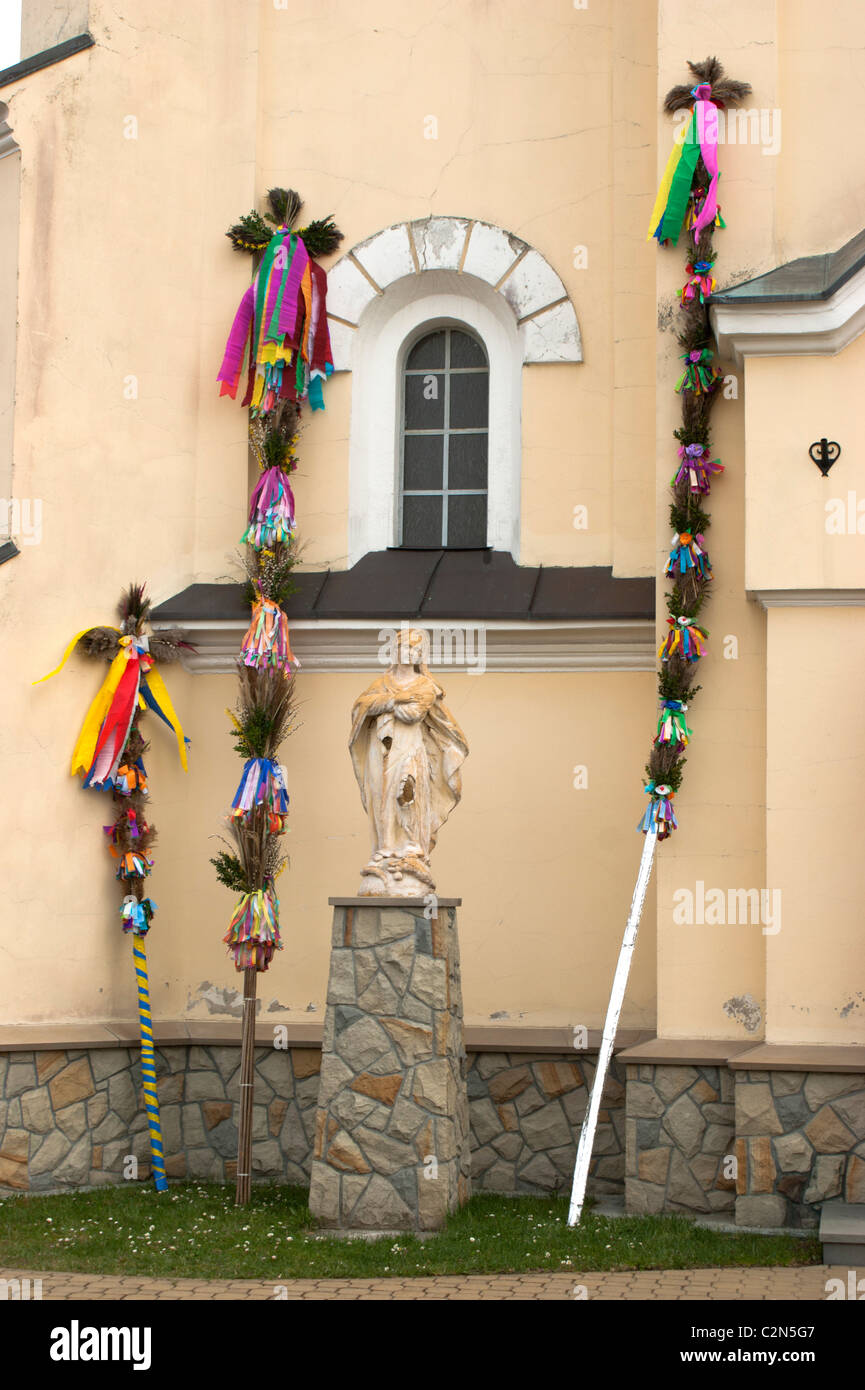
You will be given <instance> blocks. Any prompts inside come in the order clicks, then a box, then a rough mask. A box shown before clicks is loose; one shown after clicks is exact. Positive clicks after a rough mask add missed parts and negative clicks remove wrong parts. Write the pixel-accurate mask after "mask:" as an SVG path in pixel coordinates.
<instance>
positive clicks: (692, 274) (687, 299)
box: [679, 261, 718, 305]
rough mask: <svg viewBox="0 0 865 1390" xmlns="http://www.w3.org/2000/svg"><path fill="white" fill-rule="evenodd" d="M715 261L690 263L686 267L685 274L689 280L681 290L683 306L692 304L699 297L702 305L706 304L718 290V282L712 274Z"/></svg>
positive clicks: (680, 295)
mask: <svg viewBox="0 0 865 1390" xmlns="http://www.w3.org/2000/svg"><path fill="white" fill-rule="evenodd" d="M713 264H714V262H713V261H694V262H693V264H692V263H691V262H690V261H689V262H688V264H687V265H686V266H685V273H686V274H687V275H688V277H689V278H688V280H687V281H686V283H685V284H684V285H683V287H682V289H680V290H679V298H680V299H681V301H682V304H683V305H684V304H690V303H691V302H692V301H693V300H694V299H695V297H696V296H697V295H699V297H700V303H701V304H705V303H706V300H707V299H709V298H710V297H711V296H712V295H713V294H714V293H715V290H716V289H717V288H718V282H717V280H715V278H714V277H713V275H712V274H711V271H712V266H713Z"/></svg>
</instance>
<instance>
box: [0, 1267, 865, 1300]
mask: <svg viewBox="0 0 865 1390" xmlns="http://www.w3.org/2000/svg"><path fill="white" fill-rule="evenodd" d="M855 1275H856V1278H857V1280H858V1279H861V1278H863V1276H865V1267H860V1268H858V1269H856V1270H855ZM849 1276H850V1270H848V1268H847V1266H841V1265H834V1266H833V1265H807V1266H804V1267H800V1268H795V1269H771V1268H764V1269H684V1270H625V1271H623V1272H622V1273H615V1274H611V1273H578V1272H574V1273H573V1274H559V1273H555V1274H545V1273H537V1274H484V1275H456V1274H453V1275H441V1276H438V1277H435V1278H425V1279H290V1280H287V1281H285V1282H284V1283H282V1284H279V1283H275V1282H273V1281H270V1280H247V1279H209V1280H204V1279H146V1278H141V1277H138V1276H137V1275H131V1276H129V1277H123V1278H120V1277H115V1276H113V1275H100V1274H58V1273H56V1272H54V1271H50V1270H49V1271H42V1272H39V1271H32V1270H9V1269H0V1280H4V1279H5V1280H7V1281H8V1280H13V1279H20V1280H23V1279H29V1280H31V1288H32V1281H33V1280H34V1279H41V1280H42V1290H41V1296H42V1299H43V1301H55V1302H56V1301H61V1302H62V1301H64V1300H66V1301H75V1300H78V1299H86V1300H88V1301H94V1302H101V1301H113V1300H115V1299H122V1300H124V1302H134V1301H138V1302H150V1301H152V1300H154V1299H158V1300H160V1301H162V1300H168V1301H177V1300H195V1301H210V1300H224V1301H228V1300H232V1301H236V1300H240V1299H256V1300H268V1299H289V1300H297V1299H301V1300H306V1301H315V1300H322V1299H328V1300H331V1299H337V1300H341V1299H352V1300H357V1299H363V1300H375V1301H382V1300H397V1299H399V1300H403V1299H411V1300H415V1301H417V1300H420V1301H426V1300H429V1299H439V1300H441V1299H443V1300H447V1301H454V1302H456V1301H464V1302H465V1301H471V1302H473V1301H478V1300H483V1301H485V1300H487V1299H497V1300H501V1299H507V1300H511V1299H519V1300H524V1299H538V1300H551V1299H552V1300H558V1301H561V1300H562V1299H566V1300H571V1299H574V1298H587V1299H601V1300H604V1301H607V1300H610V1299H615V1300H619V1299H650V1300H652V1301H656V1300H676V1301H679V1300H688V1301H693V1302H700V1303H707V1302H715V1301H722V1300H728V1301H735V1302H751V1301H762V1300H770V1301H775V1300H779V1299H781V1300H787V1299H794V1300H796V1301H801V1302H819V1301H822V1300H824V1299H825V1298H826V1296H827V1291H826V1284H827V1281H828V1280H829V1279H841V1280H842V1281H843V1284H844V1287H845V1290H846V1288H847V1286H848V1284H849V1282H850V1278H849ZM863 1287H865V1285H863ZM582 1289H585V1293H583V1292H582ZM9 1296H13V1297H14V1286H13V1288H12V1289H10V1291H9ZM31 1296H32V1295H31Z"/></svg>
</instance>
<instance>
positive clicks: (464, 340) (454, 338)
mask: <svg viewBox="0 0 865 1390" xmlns="http://www.w3.org/2000/svg"><path fill="white" fill-rule="evenodd" d="M486 365H487V357H486V353H485V352H484V350H483V348H482V347H481V345H480V343H479V342H478V341H477V339H476V338H470V337H469V335H468V333H458V332H457V330H456V329H454V330H453V332H452V333H451V366H452V367H485V366H486Z"/></svg>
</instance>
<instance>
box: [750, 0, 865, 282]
mask: <svg viewBox="0 0 865 1390" xmlns="http://www.w3.org/2000/svg"><path fill="white" fill-rule="evenodd" d="M778 36H779V48H780V66H779V84H778V103H779V106H780V108H781V115H782V149H781V154H780V156H779V158H778V161H777V162H778V186H777V202H776V205H775V212H774V223H775V236H776V238H777V243H778V256H777V261H776V264H783V262H785V261H789V260H793V259H794V258H795V257H796V256H808V255H812V254H813V253H814V252H816V251H835V250H837V249H838V247H840V246H843V244H844V242H845V241H848V240H849V239H850V237H852V236H855V235H856V233H857V232H861V230H862V228H863V227H865V186H863V183H862V179H861V177H860V176H859V169H860V167H861V162H860V161H859V160H858V159H857V156H856V154H855V153H854V150H855V132H857V131H859V130H861V128H862V122H863V120H865V84H863V81H862V51H863V48H865V6H863V5H861V4H860V3H859V0H832V3H831V4H825V5H815V4H814V3H813V0H783V3H779V4H778ZM764 162H766V161H764ZM742 278H744V277H742Z"/></svg>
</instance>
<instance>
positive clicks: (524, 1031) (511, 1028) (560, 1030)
mask: <svg viewBox="0 0 865 1390" xmlns="http://www.w3.org/2000/svg"><path fill="white" fill-rule="evenodd" d="M647 1036H651V1035H649V1034H646V1033H641V1032H639V1031H638V1030H637V1029H634V1028H620V1029H619V1031H618V1033H617V1034H616V1041H615V1043H614V1051H615V1052H616V1053H617V1055H618V1057H619V1058H620V1059H621V1057H622V1055H623V1054H622V1052H621V1051H620V1049H621V1048H623V1047H625V1048H630V1047H633V1046H634V1044H636V1043H639V1042H641V1041H642V1040H643V1039H645V1038H646V1037H647ZM601 1037H602V1032H601V1029H600V1028H590V1029H589V1030H588V1039H587V1042H586V1046H585V1047H584V1048H580V1049H576V1048H575V1047H574V1030H573V1028H568V1027H567V1026H562V1025H559V1026H557V1027H547V1028H544V1027H539V1026H532V1025H522V1024H519V1023H504V1022H503V1023H467V1024H466V1026H465V1042H466V1051H467V1052H557V1053H562V1052H564V1053H568V1054H571V1055H572V1056H573V1057H574V1058H575V1059H579V1057H580V1055H581V1053H583V1052H597V1051H598V1050H599V1049H600V1046H601Z"/></svg>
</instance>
